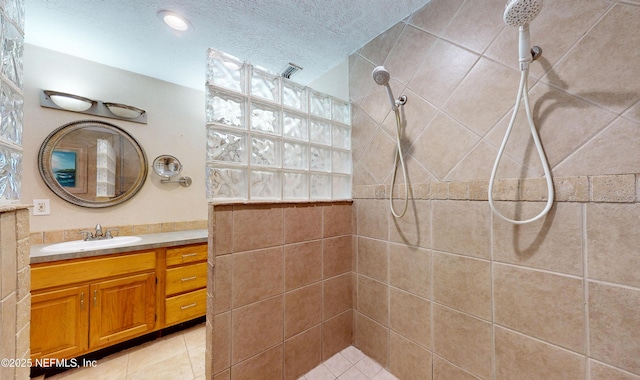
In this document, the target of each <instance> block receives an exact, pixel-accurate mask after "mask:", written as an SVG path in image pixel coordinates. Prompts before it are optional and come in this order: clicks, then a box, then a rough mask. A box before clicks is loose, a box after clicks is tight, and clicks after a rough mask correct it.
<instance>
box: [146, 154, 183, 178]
mask: <svg viewBox="0 0 640 380" xmlns="http://www.w3.org/2000/svg"><path fill="white" fill-rule="evenodd" d="M153 171H154V172H155V173H156V174H157V175H159V176H160V177H163V178H173V177H175V176H177V175H178V174H180V172H181V171H182V164H181V163H180V161H178V159H177V158H175V157H173V156H169V155H168V154H167V155H162V156H159V157H156V159H155V160H153Z"/></svg>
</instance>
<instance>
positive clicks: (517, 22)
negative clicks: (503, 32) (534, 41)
mask: <svg viewBox="0 0 640 380" xmlns="http://www.w3.org/2000/svg"><path fill="white" fill-rule="evenodd" d="M541 9H542V0H510V1H509V2H508V3H507V6H506V8H505V10H504V22H505V24H507V25H509V26H514V27H517V28H518V30H519V40H518V53H519V56H520V70H523V71H524V70H528V69H529V63H531V61H532V60H533V57H532V51H531V43H530V42H529V40H530V37H529V23H530V22H531V21H533V19H534V18H536V16H537V15H538V13H540V10H541ZM536 58H537V57H536Z"/></svg>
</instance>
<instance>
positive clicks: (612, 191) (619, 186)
mask: <svg viewBox="0 0 640 380" xmlns="http://www.w3.org/2000/svg"><path fill="white" fill-rule="evenodd" d="M590 179H591V201H593V202H623V203H624V202H627V203H628V202H633V201H635V200H636V176H635V175H634V174H625V175H610V176H593V177H591V178H590Z"/></svg>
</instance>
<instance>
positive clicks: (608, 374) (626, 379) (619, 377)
mask: <svg viewBox="0 0 640 380" xmlns="http://www.w3.org/2000/svg"><path fill="white" fill-rule="evenodd" d="M589 367H591V370H590V375H591V380H640V376H636V375H633V374H631V373H629V372H626V371H623V370H621V369H618V368H614V367H611V366H609V365H606V364H603V363H600V362H597V361H595V360H589Z"/></svg>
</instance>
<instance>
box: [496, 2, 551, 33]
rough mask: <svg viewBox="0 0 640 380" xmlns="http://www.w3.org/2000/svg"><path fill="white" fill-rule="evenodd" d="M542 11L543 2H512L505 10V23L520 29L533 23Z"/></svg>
mask: <svg viewBox="0 0 640 380" xmlns="http://www.w3.org/2000/svg"><path fill="white" fill-rule="evenodd" d="M541 9H542V0H510V1H509V2H508V3H507V6H506V7H505V10H504V22H505V24H507V25H509V26H514V27H519V26H522V25H525V24H528V23H530V22H531V21H533V19H534V18H536V16H537V15H538V13H540V10H541Z"/></svg>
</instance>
